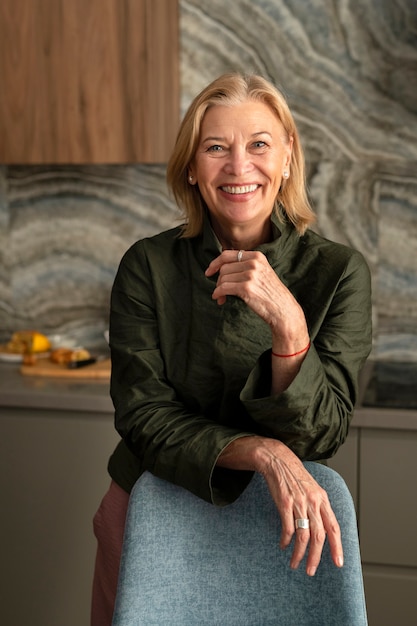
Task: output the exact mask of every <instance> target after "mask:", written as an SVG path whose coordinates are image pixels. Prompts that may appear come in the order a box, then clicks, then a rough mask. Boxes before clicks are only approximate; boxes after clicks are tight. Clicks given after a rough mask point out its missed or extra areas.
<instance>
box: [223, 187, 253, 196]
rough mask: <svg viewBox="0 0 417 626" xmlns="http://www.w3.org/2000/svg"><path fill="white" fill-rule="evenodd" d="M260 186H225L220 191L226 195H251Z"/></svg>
mask: <svg viewBox="0 0 417 626" xmlns="http://www.w3.org/2000/svg"><path fill="white" fill-rule="evenodd" d="M258 187H259V185H224V186H222V187H220V189H221V190H222V191H224V192H226V193H232V194H235V195H239V194H244V193H251V192H252V191H256V190H257V189H258Z"/></svg>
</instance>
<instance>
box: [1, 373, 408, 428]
mask: <svg viewBox="0 0 417 626" xmlns="http://www.w3.org/2000/svg"><path fill="white" fill-rule="evenodd" d="M368 383H369V376H365V378H364V379H363V384H365V386H366V385H367V384H368ZM364 397H365V398H366V389H365V390H364V391H363V392H362V394H361V398H362V399H363V398H364ZM1 407H6V408H12V407H13V408H30V409H51V410H62V411H87V412H95V413H109V415H113V404H112V401H111V398H110V394H109V381H108V380H104V381H101V380H94V381H88V380H71V379H59V378H43V377H35V376H23V375H22V374H21V373H20V371H19V365H16V364H10V363H0V408H1ZM352 426H353V427H357V428H381V429H395V430H417V409H404V408H398V407H389V406H364V405H360V406H358V407H357V408H356V410H355V415H354V417H353V421H352Z"/></svg>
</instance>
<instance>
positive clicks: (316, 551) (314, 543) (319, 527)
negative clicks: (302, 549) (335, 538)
mask: <svg viewBox="0 0 417 626" xmlns="http://www.w3.org/2000/svg"><path fill="white" fill-rule="evenodd" d="M325 540H326V531H325V530H324V526H323V523H322V521H321V518H319V519H317V520H310V543H309V547H308V557H307V563H306V572H307V574H308V575H309V576H314V574H315V573H316V571H317V568H318V566H319V564H320V560H321V555H322V552H323V546H324V542H325Z"/></svg>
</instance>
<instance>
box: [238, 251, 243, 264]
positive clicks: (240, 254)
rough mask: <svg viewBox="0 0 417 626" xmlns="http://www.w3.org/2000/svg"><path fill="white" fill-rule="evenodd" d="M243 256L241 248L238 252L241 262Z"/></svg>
mask: <svg viewBox="0 0 417 626" xmlns="http://www.w3.org/2000/svg"><path fill="white" fill-rule="evenodd" d="M242 257H243V250H239V252H238V253H237V260H238V261H239V262H240V261H241V260H242Z"/></svg>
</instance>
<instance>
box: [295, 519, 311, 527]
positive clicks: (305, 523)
mask: <svg viewBox="0 0 417 626" xmlns="http://www.w3.org/2000/svg"><path fill="white" fill-rule="evenodd" d="M299 528H302V529H304V530H308V529H309V528H310V520H309V519H307V518H303V517H301V518H299V519H296V520H295V529H296V530H298V529H299Z"/></svg>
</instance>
